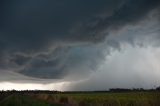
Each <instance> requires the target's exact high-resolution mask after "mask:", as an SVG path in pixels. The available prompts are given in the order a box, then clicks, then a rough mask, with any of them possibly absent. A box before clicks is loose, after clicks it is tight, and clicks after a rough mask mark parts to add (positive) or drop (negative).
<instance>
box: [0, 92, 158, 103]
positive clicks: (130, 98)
mask: <svg viewBox="0 0 160 106" xmlns="http://www.w3.org/2000/svg"><path fill="white" fill-rule="evenodd" d="M0 106H160V92H159V91H136V92H58V93H44V92H43V93H23V94H21V93H18V94H16V93H15V94H11V95H9V96H7V97H5V98H4V99H2V100H1V101H0Z"/></svg>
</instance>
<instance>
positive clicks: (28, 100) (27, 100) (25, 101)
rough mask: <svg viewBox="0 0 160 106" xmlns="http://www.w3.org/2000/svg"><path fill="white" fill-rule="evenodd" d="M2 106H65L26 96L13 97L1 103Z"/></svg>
mask: <svg viewBox="0 0 160 106" xmlns="http://www.w3.org/2000/svg"><path fill="white" fill-rule="evenodd" d="M0 106H64V105H61V104H53V103H49V102H48V101H45V100H39V99H37V98H33V97H29V96H25V95H11V96H9V97H7V98H5V99H4V100H2V101H1V102H0Z"/></svg>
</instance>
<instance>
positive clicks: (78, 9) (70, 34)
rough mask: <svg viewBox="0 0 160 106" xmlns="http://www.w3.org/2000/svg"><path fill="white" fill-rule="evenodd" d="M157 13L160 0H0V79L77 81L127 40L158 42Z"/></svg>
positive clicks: (94, 70) (145, 43)
mask: <svg viewBox="0 0 160 106" xmlns="http://www.w3.org/2000/svg"><path fill="white" fill-rule="evenodd" d="M159 13H160V1H159V0H68V1H66V0H45V1H44V0H27V1H24V0H14V1H11V0H1V1H0V14H1V17H0V71H1V73H8V74H7V75H6V76H8V77H5V78H4V77H3V78H2V77H1V78H0V80H1V81H12V80H27V79H30V80H41V79H46V80H47V79H66V80H73V79H77V80H78V79H79V80H80V79H83V78H85V77H86V76H88V75H90V74H91V73H97V70H99V67H101V66H102V64H103V63H104V62H106V61H107V59H106V56H110V55H112V52H113V51H115V50H122V49H123V47H124V46H123V45H125V44H126V43H127V44H130V45H132V46H139V47H142V46H143V47H145V46H156V47H157V46H158V47H159V40H160V39H159V34H160V23H159V22H160V15H159ZM115 63H116V62H115ZM106 69H107V68H106ZM108 70H109V69H108ZM113 70H114V69H113ZM9 73H14V74H9ZM115 73H116V72H115ZM12 75H13V76H17V78H14V77H13V78H12V77H10V76H12ZM31 82H32V81H31Z"/></svg>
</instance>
